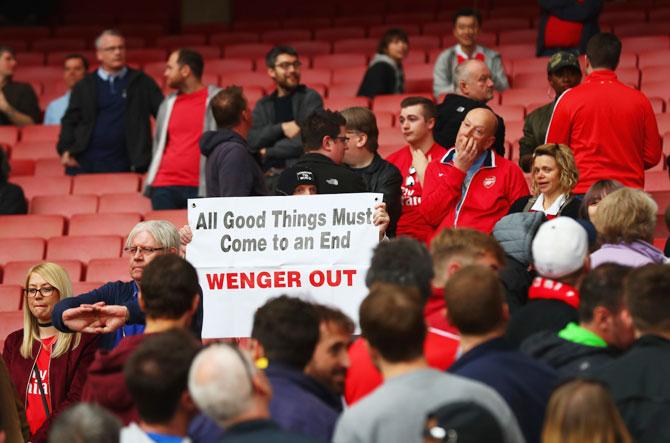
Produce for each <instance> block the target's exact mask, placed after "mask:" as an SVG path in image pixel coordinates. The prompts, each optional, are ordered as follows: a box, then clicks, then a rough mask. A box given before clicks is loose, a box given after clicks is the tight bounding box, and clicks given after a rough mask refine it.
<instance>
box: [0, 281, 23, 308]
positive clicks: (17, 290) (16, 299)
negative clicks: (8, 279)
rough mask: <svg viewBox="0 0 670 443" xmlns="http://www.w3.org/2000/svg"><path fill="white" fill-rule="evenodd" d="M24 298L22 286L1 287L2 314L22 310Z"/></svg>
mask: <svg viewBox="0 0 670 443" xmlns="http://www.w3.org/2000/svg"><path fill="white" fill-rule="evenodd" d="M22 296H23V287H22V286H21V285H0V312H7V311H16V310H19V309H21V304H22V302H23V297H22Z"/></svg>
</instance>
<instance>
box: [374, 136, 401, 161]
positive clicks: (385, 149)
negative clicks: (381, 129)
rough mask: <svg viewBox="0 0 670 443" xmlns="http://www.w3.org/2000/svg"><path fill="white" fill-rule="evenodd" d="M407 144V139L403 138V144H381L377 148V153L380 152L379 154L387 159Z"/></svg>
mask: <svg viewBox="0 0 670 443" xmlns="http://www.w3.org/2000/svg"><path fill="white" fill-rule="evenodd" d="M406 144H407V143H405V141H404V140H403V143H401V144H395V143H393V144H390V145H379V148H377V153H379V155H380V156H381V157H382V158H384V159H385V158H386V157H388V156H389V155H391V154H393V153H394V152H396V151H397V150H399V149H400V148H402V147H403V146H404V145H406Z"/></svg>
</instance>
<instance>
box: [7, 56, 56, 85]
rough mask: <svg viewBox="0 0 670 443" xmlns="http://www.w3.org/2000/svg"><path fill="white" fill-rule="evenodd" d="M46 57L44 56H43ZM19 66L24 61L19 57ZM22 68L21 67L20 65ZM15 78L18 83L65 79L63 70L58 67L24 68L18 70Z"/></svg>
mask: <svg viewBox="0 0 670 443" xmlns="http://www.w3.org/2000/svg"><path fill="white" fill-rule="evenodd" d="M42 57H44V55H42ZM17 59H18V60H19V64H20V63H22V60H21V59H20V58H19V57H18V56H17ZM19 66H20V65H19ZM14 77H15V79H16V80H18V81H22V82H32V81H38V82H41V81H44V80H51V79H54V78H62V77H63V68H62V67H57V66H23V67H18V68H17V69H16V74H14Z"/></svg>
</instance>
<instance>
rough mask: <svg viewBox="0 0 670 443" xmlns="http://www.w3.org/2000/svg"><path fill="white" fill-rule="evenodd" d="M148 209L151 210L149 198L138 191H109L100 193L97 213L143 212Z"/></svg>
mask: <svg viewBox="0 0 670 443" xmlns="http://www.w3.org/2000/svg"><path fill="white" fill-rule="evenodd" d="M148 211H151V200H149V199H148V198H147V197H145V196H144V195H142V194H140V193H137V192H133V193H110V194H102V195H100V203H99V206H98V212H99V213H125V212H137V213H140V214H144V213H145V212H148Z"/></svg>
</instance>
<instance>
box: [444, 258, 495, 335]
mask: <svg viewBox="0 0 670 443" xmlns="http://www.w3.org/2000/svg"><path fill="white" fill-rule="evenodd" d="M444 300H445V302H446V305H447V317H448V318H449V320H450V321H451V323H452V324H453V325H454V326H456V328H458V330H459V331H460V332H461V333H463V334H470V335H484V334H487V333H489V332H492V331H494V330H495V329H496V328H498V327H499V326H500V325H501V324H502V323H503V321H504V318H503V306H504V305H505V303H506V301H505V290H504V289H503V286H502V284H501V283H500V279H499V278H498V274H497V273H496V272H494V271H493V270H492V269H491V268H489V267H487V266H483V265H469V266H464V267H463V268H461V269H460V270H459V271H457V272H456V273H455V274H454V275H452V276H451V277H450V278H449V280H447V283H446V285H445V287H444Z"/></svg>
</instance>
